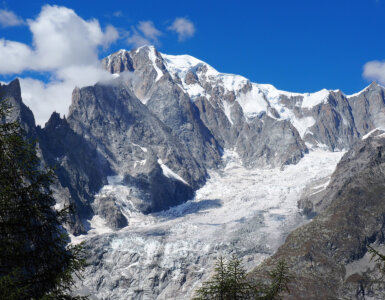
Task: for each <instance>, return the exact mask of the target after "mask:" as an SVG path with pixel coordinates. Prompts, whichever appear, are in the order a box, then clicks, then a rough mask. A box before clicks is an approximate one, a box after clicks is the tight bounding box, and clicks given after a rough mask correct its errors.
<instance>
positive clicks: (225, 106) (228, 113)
mask: <svg viewBox="0 0 385 300" xmlns="http://www.w3.org/2000/svg"><path fill="white" fill-rule="evenodd" d="M222 104H223V109H224V110H223V111H224V113H225V115H226V117H227V119H228V120H229V122H230V124H231V125H233V121H232V120H231V107H232V106H233V105H232V104H229V103H228V102H227V101H223V102H222Z"/></svg>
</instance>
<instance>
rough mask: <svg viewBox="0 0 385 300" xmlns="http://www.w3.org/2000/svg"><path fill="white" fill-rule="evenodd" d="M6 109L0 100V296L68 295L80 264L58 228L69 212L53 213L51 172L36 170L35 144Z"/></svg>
mask: <svg viewBox="0 0 385 300" xmlns="http://www.w3.org/2000/svg"><path fill="white" fill-rule="evenodd" d="M9 111H10V107H9V106H7V105H6V102H5V101H1V102H0V298H1V299H4V300H11V299H81V297H71V296H69V295H68V294H69V292H70V290H71V288H72V286H73V283H74V280H73V274H74V273H75V274H76V275H79V271H81V270H82V268H83V265H84V259H83V258H82V251H83V250H82V246H81V245H77V246H67V244H68V241H69V239H68V235H67V234H66V233H65V231H64V230H63V228H62V226H61V222H62V221H63V220H64V218H65V216H66V215H67V213H68V209H64V210H61V211H57V210H55V209H53V208H52V206H53V205H54V204H55V201H54V198H53V196H52V191H51V189H50V185H51V184H52V182H53V180H54V172H53V170H52V169H43V168H41V164H40V161H39V159H38V157H37V154H36V148H35V144H34V143H30V142H28V141H27V140H26V139H25V137H24V134H23V132H22V130H21V128H20V125H19V124H18V123H17V122H8V121H7V116H8V115H9Z"/></svg>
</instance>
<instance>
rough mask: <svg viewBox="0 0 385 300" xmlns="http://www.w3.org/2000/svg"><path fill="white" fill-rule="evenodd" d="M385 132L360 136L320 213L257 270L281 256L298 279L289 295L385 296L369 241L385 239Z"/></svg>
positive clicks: (342, 163) (335, 176)
mask: <svg viewBox="0 0 385 300" xmlns="http://www.w3.org/2000/svg"><path fill="white" fill-rule="evenodd" d="M384 151H385V134H384V132H383V131H380V132H377V133H374V134H372V135H370V136H369V137H367V138H366V139H364V140H362V141H360V142H358V143H357V144H356V145H354V146H353V148H352V149H351V150H350V151H349V152H347V153H346V154H345V155H344V156H343V158H342V159H341V161H340V162H339V164H338V166H337V168H336V170H335V172H334V173H333V175H332V177H331V181H330V184H329V185H328V187H327V189H326V190H327V191H326V192H325V193H323V195H324V199H323V201H322V202H321V203H317V204H319V205H318V211H319V214H318V215H317V216H316V217H315V218H314V219H313V220H312V221H311V222H310V223H308V224H306V225H304V226H302V227H300V228H298V229H296V230H294V231H293V232H292V233H291V234H290V235H289V236H288V238H287V239H286V241H285V243H284V244H283V245H282V246H281V247H280V248H279V249H278V251H277V253H276V254H275V255H274V256H273V257H272V258H270V259H268V260H267V261H265V262H264V263H263V264H262V265H261V266H259V267H258V268H257V270H256V272H258V273H260V272H261V271H266V270H269V269H270V268H271V266H272V265H273V264H274V262H276V261H277V260H279V259H284V260H286V261H287V262H288V264H289V269H290V272H291V273H292V275H293V279H292V281H291V283H290V291H291V293H290V294H289V295H286V296H285V297H284V298H285V299H344V298H347V299H383V298H384V297H385V282H383V281H378V280H376V279H378V278H379V275H380V273H379V272H378V269H376V268H374V267H373V264H370V263H369V259H368V257H367V256H368V254H367V246H368V245H373V244H377V243H379V244H382V243H384V241H385V240H384V234H385V231H384V228H385V218H384V216H385V202H384V199H385V156H384Z"/></svg>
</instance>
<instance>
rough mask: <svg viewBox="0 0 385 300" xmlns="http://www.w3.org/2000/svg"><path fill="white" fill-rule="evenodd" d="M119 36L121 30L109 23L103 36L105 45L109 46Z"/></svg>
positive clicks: (105, 46)
mask: <svg viewBox="0 0 385 300" xmlns="http://www.w3.org/2000/svg"><path fill="white" fill-rule="evenodd" d="M118 38H119V32H118V30H116V28H115V27H114V26H112V25H108V26H107V27H106V30H105V32H104V37H103V42H102V44H103V47H104V48H108V47H109V46H110V45H111V44H112V43H114V42H115V41H116V40H117V39H118Z"/></svg>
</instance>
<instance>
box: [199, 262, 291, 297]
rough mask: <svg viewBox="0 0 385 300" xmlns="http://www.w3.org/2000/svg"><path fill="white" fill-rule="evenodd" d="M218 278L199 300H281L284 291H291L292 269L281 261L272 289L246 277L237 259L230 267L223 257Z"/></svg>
mask: <svg viewBox="0 0 385 300" xmlns="http://www.w3.org/2000/svg"><path fill="white" fill-rule="evenodd" d="M214 271H215V272H214V275H213V276H212V278H211V279H210V280H209V281H206V282H205V283H203V285H202V287H201V288H200V289H198V290H197V292H196V297H195V298H194V299H195V300H238V299H261V300H262V299H263V300H275V299H280V294H281V293H282V292H283V291H288V288H287V284H288V282H289V280H290V276H289V275H288V267H287V265H286V263H285V262H284V261H279V262H278V264H277V266H276V268H275V269H274V270H273V271H272V272H271V273H270V274H269V277H270V279H271V283H270V284H269V285H266V284H262V283H259V284H257V283H255V282H253V281H252V280H251V278H249V277H248V276H247V274H246V270H245V269H244V267H243V265H242V262H241V260H240V259H238V258H237V257H236V256H235V255H233V256H232V257H231V259H230V260H229V262H228V263H226V262H225V260H224V258H223V257H219V258H218V260H217V262H216V264H215V269H214Z"/></svg>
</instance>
